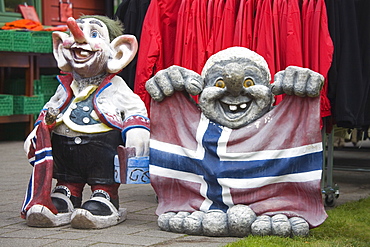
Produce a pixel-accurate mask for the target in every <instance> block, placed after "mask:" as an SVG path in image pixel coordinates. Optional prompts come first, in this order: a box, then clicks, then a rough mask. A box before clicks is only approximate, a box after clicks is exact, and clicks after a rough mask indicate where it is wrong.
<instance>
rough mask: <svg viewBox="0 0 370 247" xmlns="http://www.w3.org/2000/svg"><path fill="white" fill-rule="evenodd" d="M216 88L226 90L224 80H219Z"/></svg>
mask: <svg viewBox="0 0 370 247" xmlns="http://www.w3.org/2000/svg"><path fill="white" fill-rule="evenodd" d="M215 87H219V88H224V87H225V82H224V80H222V79H218V80H217V81H216V83H215Z"/></svg>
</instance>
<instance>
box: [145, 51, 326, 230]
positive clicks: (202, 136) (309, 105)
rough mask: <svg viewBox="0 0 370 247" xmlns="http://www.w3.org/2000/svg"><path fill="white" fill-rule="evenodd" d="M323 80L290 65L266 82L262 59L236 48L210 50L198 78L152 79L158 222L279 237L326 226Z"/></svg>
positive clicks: (179, 73) (172, 73)
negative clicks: (279, 97)
mask: <svg viewBox="0 0 370 247" xmlns="http://www.w3.org/2000/svg"><path fill="white" fill-rule="evenodd" d="M323 81H324V78H323V76H322V75H320V74H318V73H316V72H314V71H311V70H309V69H305V68H300V67H295V66H290V67H287V68H286V69H285V70H284V71H280V72H278V73H277V74H276V75H275V77H274V83H272V84H270V71H269V69H268V65H267V63H266V61H265V60H264V59H263V58H262V57H261V56H260V55H258V54H257V53H255V52H253V51H251V50H249V49H247V48H242V47H232V48H228V49H225V50H223V51H220V52H218V53H217V54H215V55H213V56H211V57H210V58H209V59H208V61H207V62H206V64H205V66H204V68H203V70H202V74H201V75H199V74H197V73H195V72H194V71H191V70H188V69H185V68H183V67H179V66H171V67H169V68H167V69H165V70H162V71H159V72H158V73H157V74H156V75H155V76H154V77H153V78H151V79H150V80H149V81H148V82H147V83H146V89H147V91H148V92H149V93H150V95H151V96H152V98H153V99H154V100H155V101H152V105H151V140H150V167H149V172H150V180H151V184H152V186H153V188H154V190H155V192H156V194H157V196H158V207H157V211H156V213H157V214H158V215H159V218H158V225H159V227H160V228H161V229H162V230H166V231H172V232H181V233H186V234H195V235H207V236H241V237H243V236H247V235H249V234H253V235H278V236H285V237H286V236H306V235H307V234H309V229H310V228H313V227H316V226H318V225H320V224H321V223H323V222H324V220H325V219H326V217H327V215H326V213H325V210H324V207H323V203H322V197H321V190H320V179H321V166H322V144H321V132H320V103H319V97H318V96H319V95H320V90H321V88H322V85H323ZM189 93H190V94H191V95H198V96H199V105H197V104H195V102H194V101H193V100H192V98H191V97H190V96H189ZM283 93H285V94H286V95H285V97H284V99H283V101H282V102H281V103H280V104H279V105H278V106H275V107H273V102H274V95H279V94H283ZM307 96H308V97H307Z"/></svg>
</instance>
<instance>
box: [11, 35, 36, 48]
mask: <svg viewBox="0 0 370 247" xmlns="http://www.w3.org/2000/svg"><path fill="white" fill-rule="evenodd" d="M31 41H32V39H31V32H29V31H15V32H14V45H13V51H18V52H31V51H32V44H31V43H32V42H31Z"/></svg>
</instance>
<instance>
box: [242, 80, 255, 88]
mask: <svg viewBox="0 0 370 247" xmlns="http://www.w3.org/2000/svg"><path fill="white" fill-rule="evenodd" d="M243 86H244V87H250V86H254V82H253V80H252V79H250V78H248V79H246V80H245V81H244V83H243Z"/></svg>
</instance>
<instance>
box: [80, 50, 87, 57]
mask: <svg viewBox="0 0 370 247" xmlns="http://www.w3.org/2000/svg"><path fill="white" fill-rule="evenodd" d="M80 55H81V56H84V57H87V56H89V52H88V51H81V52H80Z"/></svg>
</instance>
